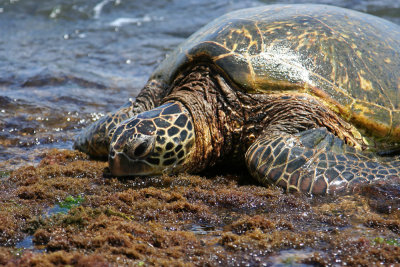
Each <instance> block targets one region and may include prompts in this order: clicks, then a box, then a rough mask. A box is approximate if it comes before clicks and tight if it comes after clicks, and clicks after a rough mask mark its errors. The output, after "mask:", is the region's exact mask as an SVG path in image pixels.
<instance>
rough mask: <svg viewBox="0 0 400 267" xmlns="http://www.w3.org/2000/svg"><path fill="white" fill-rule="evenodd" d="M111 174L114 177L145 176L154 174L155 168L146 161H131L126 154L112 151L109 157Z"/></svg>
mask: <svg viewBox="0 0 400 267" xmlns="http://www.w3.org/2000/svg"><path fill="white" fill-rule="evenodd" d="M108 165H109V168H110V172H111V174H112V175H114V176H119V177H121V176H144V175H152V174H154V168H153V167H152V166H150V165H149V164H148V163H146V162H145V161H141V160H130V159H129V158H128V157H127V156H126V155H125V154H123V153H118V152H115V151H114V150H111V151H110V154H109V157H108Z"/></svg>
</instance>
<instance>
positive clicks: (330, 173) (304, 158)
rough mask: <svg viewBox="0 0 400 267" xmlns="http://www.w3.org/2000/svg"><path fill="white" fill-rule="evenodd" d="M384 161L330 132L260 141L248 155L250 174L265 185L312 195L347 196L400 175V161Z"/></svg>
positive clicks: (261, 139) (270, 136)
mask: <svg viewBox="0 0 400 267" xmlns="http://www.w3.org/2000/svg"><path fill="white" fill-rule="evenodd" d="M391 159H393V160H392V161H389V160H385V161H381V160H380V159H379V158H378V157H376V156H375V155H374V154H373V153H368V152H362V151H358V150H356V149H355V148H353V147H350V146H348V145H346V144H345V143H344V142H343V141H342V140H341V139H340V138H338V137H336V136H335V135H333V134H332V133H330V132H328V130H327V129H326V128H317V129H311V130H307V131H304V132H301V133H298V134H293V135H290V134H282V135H277V134H275V135H268V134H265V135H263V136H261V137H259V138H258V139H257V140H256V141H255V142H254V144H253V145H251V146H250V148H249V149H248V151H247V153H246V164H247V167H248V169H249V171H250V173H251V174H252V175H253V176H254V177H255V178H257V179H258V180H259V181H260V182H261V183H262V184H276V185H278V186H282V187H283V188H285V189H286V190H287V191H302V192H307V193H311V194H325V193H337V192H344V191H346V190H349V189H352V188H354V186H355V185H358V184H360V183H369V182H371V181H373V180H376V179H390V178H392V177H396V176H398V175H399V173H400V159H399V158H391Z"/></svg>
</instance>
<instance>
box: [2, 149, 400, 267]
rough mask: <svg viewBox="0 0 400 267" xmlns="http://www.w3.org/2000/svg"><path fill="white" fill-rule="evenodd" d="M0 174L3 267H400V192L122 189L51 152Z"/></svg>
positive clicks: (198, 183) (233, 179) (82, 159)
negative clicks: (396, 266)
mask: <svg viewBox="0 0 400 267" xmlns="http://www.w3.org/2000/svg"><path fill="white" fill-rule="evenodd" d="M42 156H43V159H42V160H41V162H40V164H39V165H38V166H36V167H32V166H27V167H23V168H20V169H18V170H16V171H13V172H11V173H7V172H3V173H1V176H0V177H1V178H0V179H1V180H0V181H1V183H0V186H1V189H0V190H1V192H2V194H1V195H0V207H1V209H0V244H3V245H2V247H0V265H5V266H53V265H56V266H61V265H62V266H65V265H74V266H116V265H119V266H124V265H129V266H148V265H156V266H244V265H246V264H247V265H250V266H271V265H274V264H278V265H279V264H287V265H290V264H302V265H303V266H307V265H313V266H315V265H316V266H327V265H337V266H342V265H358V266H371V265H379V264H385V265H387V264H392V263H399V262H400V247H399V244H400V239H399V233H400V211H399V204H400V200H399V199H398V195H399V191H400V189H399V186H396V185H373V186H364V187H362V188H361V189H360V192H359V194H352V195H347V196H330V197H310V196H306V195H303V194H287V193H284V192H283V191H282V190H281V189H279V188H275V187H271V188H265V187H262V186H259V185H257V184H251V183H249V182H248V180H249V179H250V177H249V176H248V174H246V172H245V171H243V172H242V174H241V175H237V174H236V175H233V174H232V175H230V174H217V173H216V174H207V177H204V176H195V175H178V176H163V177H151V178H135V179H117V178H113V177H109V175H107V163H105V162H99V161H93V160H89V159H88V158H87V157H86V156H85V155H84V154H81V153H78V152H74V151H69V150H50V151H45V152H44V154H43V155H42Z"/></svg>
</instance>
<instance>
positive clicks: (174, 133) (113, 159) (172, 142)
mask: <svg viewBox="0 0 400 267" xmlns="http://www.w3.org/2000/svg"><path fill="white" fill-rule="evenodd" d="M194 142H195V133H194V129H193V122H192V117H191V115H190V113H189V112H188V110H187V109H186V108H185V107H184V106H183V105H182V104H181V103H179V102H171V103H166V104H164V105H162V106H160V107H157V108H155V109H152V110H149V111H146V112H143V113H140V114H138V115H137V116H135V117H133V118H131V119H128V120H126V121H124V122H122V123H121V124H119V125H118V126H117V127H116V128H115V131H114V132H113V136H112V139H111V144H110V153H109V157H108V161H109V166H110V171H111V173H112V174H113V175H116V176H135V175H157V174H161V173H164V172H166V173H175V172H179V171H182V170H184V169H185V165H186V163H187V161H189V160H190V157H189V155H190V154H191V150H192V147H193V145H194Z"/></svg>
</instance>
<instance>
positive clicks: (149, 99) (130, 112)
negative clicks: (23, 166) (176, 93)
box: [74, 80, 166, 159]
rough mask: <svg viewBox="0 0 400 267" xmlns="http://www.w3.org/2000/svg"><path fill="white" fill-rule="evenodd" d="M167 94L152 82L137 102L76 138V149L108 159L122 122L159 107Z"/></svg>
mask: <svg viewBox="0 0 400 267" xmlns="http://www.w3.org/2000/svg"><path fill="white" fill-rule="evenodd" d="M165 94H166V87H165V86H164V85H163V84H162V83H160V82H159V81H157V80H150V81H149V82H148V83H147V84H146V86H145V87H144V88H143V89H142V91H141V92H140V93H139V95H138V96H137V97H136V99H135V100H131V99H130V100H129V101H128V102H127V103H126V104H125V105H123V106H122V107H120V108H119V109H118V110H116V111H115V112H111V113H108V114H107V115H105V116H104V117H102V118H100V120H98V121H96V122H94V123H93V124H91V125H89V126H88V127H87V128H86V129H84V130H83V131H82V132H81V133H80V134H79V135H78V137H77V138H76V140H75V142H74V149H77V150H79V151H82V152H84V153H86V154H88V155H90V156H91V157H94V158H102V159H107V157H108V153H109V147H110V142H111V138H112V135H113V133H114V131H115V127H116V126H117V125H118V124H119V123H121V122H122V121H124V120H126V119H129V118H132V117H134V116H136V115H137V114H139V113H142V112H144V111H147V110H150V109H152V108H154V107H155V106H158V105H159V104H160V102H161V99H162V98H163V97H164V96H165Z"/></svg>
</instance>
